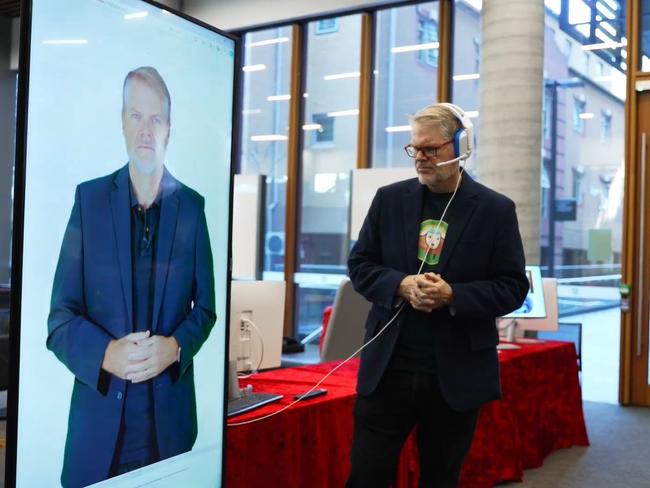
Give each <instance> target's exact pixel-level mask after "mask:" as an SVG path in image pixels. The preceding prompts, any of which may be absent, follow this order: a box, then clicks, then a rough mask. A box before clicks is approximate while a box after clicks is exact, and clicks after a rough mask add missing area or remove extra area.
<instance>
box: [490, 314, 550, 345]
mask: <svg viewBox="0 0 650 488" xmlns="http://www.w3.org/2000/svg"><path fill="white" fill-rule="evenodd" d="M518 325H519V322H518V320H517V319H511V320H510V322H508V325H506V326H505V327H501V328H500V330H505V331H506V341H507V342H508V343H510V344H503V346H504V347H501V348H499V347H497V349H521V347H520V346H517V345H516V344H543V343H544V342H546V341H544V340H542V339H533V338H532V337H516V335H515V332H516V330H517V326H518ZM499 346H501V344H499ZM511 346H514V347H511Z"/></svg>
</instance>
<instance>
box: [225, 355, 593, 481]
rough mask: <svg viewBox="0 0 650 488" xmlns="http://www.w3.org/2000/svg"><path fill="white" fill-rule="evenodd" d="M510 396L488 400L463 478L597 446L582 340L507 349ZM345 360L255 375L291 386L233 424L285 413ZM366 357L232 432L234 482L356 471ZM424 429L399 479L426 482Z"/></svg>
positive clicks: (257, 385) (256, 382)
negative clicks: (583, 387) (357, 400)
mask: <svg viewBox="0 0 650 488" xmlns="http://www.w3.org/2000/svg"><path fill="white" fill-rule="evenodd" d="M500 362H501V381H502V389H503V399H502V400H499V401H495V402H491V403H488V404H487V405H484V406H483V408H482V409H481V413H480V416H479V421H478V426H477V429H476V433H475V436H474V441H473V443H472V447H471V449H470V452H469V455H468V457H467V459H466V461H465V466H464V468H463V471H462V475H461V486H462V487H467V488H470V487H471V488H480V487H488V486H493V485H494V484H495V483H498V482H501V481H507V480H521V479H522V475H523V469H528V468H534V467H538V466H540V465H541V464H542V462H543V460H544V457H545V456H547V455H548V454H549V453H551V452H552V451H554V450H557V449H560V448H564V447H570V446H573V445H580V446H586V445H588V444H589V442H588V439H587V432H586V428H585V423H584V417H583V412H582V399H581V392H580V386H579V384H578V371H577V365H576V353H575V349H574V346H573V344H572V343H563V342H547V343H544V344H531V345H524V346H523V348H522V349H520V350H512V351H502V352H501V353H500ZM336 364H338V363H336V362H335V363H326V364H319V365H315V366H307V367H301V368H292V369H283V370H276V371H272V372H267V373H262V374H259V375H256V376H255V377H254V378H250V379H248V380H245V383H247V384H252V385H253V387H254V389H255V390H256V391H267V392H274V393H281V394H284V395H285V398H284V399H283V400H281V401H280V402H277V403H275V404H272V405H268V406H266V407H263V408H260V409H258V410H255V411H253V412H250V413H248V414H245V415H241V416H238V417H235V418H233V419H229V423H232V422H241V421H246V420H250V419H253V418H258V417H261V416H263V415H266V414H269V413H271V412H274V411H277V410H278V409H280V408H281V407H282V406H284V405H287V404H288V403H290V402H291V401H292V397H293V395H295V394H297V393H302V392H304V391H306V390H307V389H309V388H310V387H311V386H312V385H313V384H314V383H316V382H317V381H318V380H319V379H321V378H322V376H323V375H324V373H326V372H327V371H329V370H330V369H331V368H332V367H334V366H335V365H336ZM357 368H358V361H357V360H354V361H352V362H350V363H348V364H346V365H344V366H343V367H341V368H340V369H339V370H338V371H336V372H335V373H334V374H333V375H332V376H330V377H329V378H328V379H327V380H326V382H325V383H324V384H323V387H325V388H327V390H328V393H327V395H325V396H322V397H318V398H315V399H313V400H309V401H305V402H300V403H299V404H297V405H295V406H294V407H292V408H290V409H288V410H286V411H284V412H282V413H280V414H278V415H276V416H274V417H271V418H268V419H266V420H262V421H260V422H256V423H253V424H248V425H244V426H231V427H228V430H227V448H226V458H227V463H226V480H227V485H226V486H228V488H257V487H264V488H275V487H278V488H280V487H281V488H294V487H295V488H307V487H309V488H319V487H320V488H337V487H342V486H343V485H344V483H345V480H346V478H347V474H348V472H349V469H350V463H349V455H350V444H351V440H352V407H353V404H354V397H355V393H354V388H355V384H356V372H357ZM417 481H418V458H417V449H416V445H415V441H414V437H413V436H411V437H410V438H409V440H408V441H407V443H406V445H405V446H404V450H403V451H402V459H401V462H400V468H399V473H398V480H397V485H396V486H397V487H399V488H406V487H409V488H410V487H416V486H417Z"/></svg>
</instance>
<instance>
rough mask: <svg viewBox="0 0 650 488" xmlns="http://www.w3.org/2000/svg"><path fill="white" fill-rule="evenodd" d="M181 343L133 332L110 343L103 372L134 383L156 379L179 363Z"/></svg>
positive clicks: (172, 339) (168, 338)
mask: <svg viewBox="0 0 650 488" xmlns="http://www.w3.org/2000/svg"><path fill="white" fill-rule="evenodd" d="M177 354H178V342H176V339H175V338H174V337H165V336H160V335H153V336H150V333H149V331H148V330H147V331H145V332H133V333H131V334H128V335H126V336H124V337H122V338H121V339H117V340H116V339H113V340H112V341H111V342H109V344H108V346H107V347H106V352H105V353H104V360H103V361H102V369H104V370H106V371H108V372H109V373H111V374H112V375H114V376H117V377H118V378H121V379H123V380H127V381H131V382H133V383H141V382H143V381H147V380H150V379H152V378H155V377H156V376H158V375H159V374H160V373H162V372H163V371H165V369H167V367H168V366H169V365H170V364H172V363H173V362H175V361H176V357H177Z"/></svg>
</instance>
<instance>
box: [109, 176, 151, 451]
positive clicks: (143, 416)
mask: <svg viewBox="0 0 650 488" xmlns="http://www.w3.org/2000/svg"><path fill="white" fill-rule="evenodd" d="M129 188H130V194H131V205H130V208H131V269H132V277H133V324H132V327H133V328H132V330H133V332H144V331H147V330H148V331H149V332H150V334H151V335H154V330H153V327H154V324H152V320H153V306H154V289H155V274H156V241H157V236H158V225H159V223H160V206H161V196H160V192H159V193H158V196H157V197H156V200H155V201H154V203H153V204H152V205H151V206H150V207H149V208H148V209H145V208H144V207H143V206H142V205H140V204H139V203H138V199H137V197H136V195H135V192H134V191H133V186H132V185H131V183H130V182H129ZM152 383H153V382H152V381H146V382H144V383H130V382H129V383H127V389H126V396H125V399H124V411H123V412H124V413H123V419H122V426H121V429H120V441H118V456H117V461H118V464H130V463H136V464H148V463H150V462H155V461H156V460H157V458H158V449H157V445H156V434H155V418H154V409H153V391H152Z"/></svg>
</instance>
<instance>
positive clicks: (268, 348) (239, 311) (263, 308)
mask: <svg viewBox="0 0 650 488" xmlns="http://www.w3.org/2000/svg"><path fill="white" fill-rule="evenodd" d="M284 296H285V283H284V281H233V282H232V283H231V286H230V346H229V348H228V350H229V359H230V361H237V371H240V372H250V371H260V370H263V369H270V368H279V367H280V364H281V356H282V331H283V328H284Z"/></svg>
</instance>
